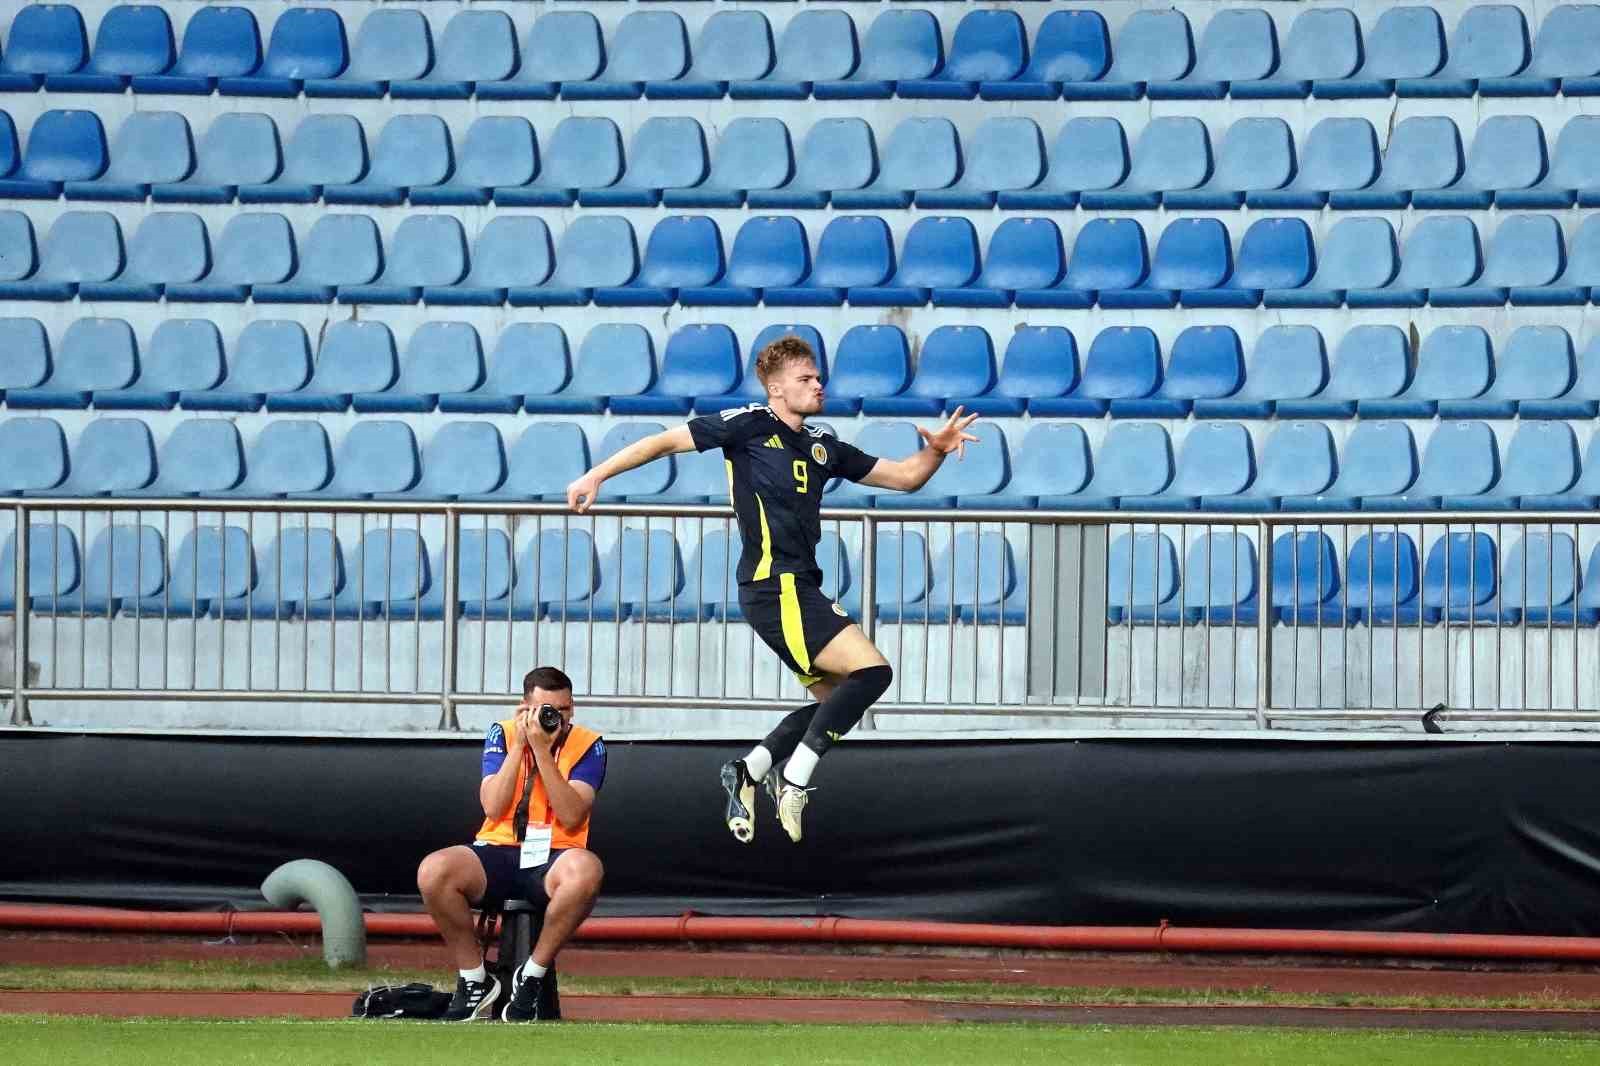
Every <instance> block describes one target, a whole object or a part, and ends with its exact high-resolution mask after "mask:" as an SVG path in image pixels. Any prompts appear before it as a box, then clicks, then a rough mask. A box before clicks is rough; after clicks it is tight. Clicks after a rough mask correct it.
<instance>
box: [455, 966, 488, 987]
mask: <svg viewBox="0 0 1600 1066" xmlns="http://www.w3.org/2000/svg"><path fill="white" fill-rule="evenodd" d="M461 976H462V977H463V978H465V979H466V980H468V981H476V982H478V983H479V984H480V985H481V984H483V983H484V982H485V981H487V980H488V979H489V971H488V970H486V969H484V968H483V963H481V962H480V963H478V968H477V969H476V970H462V971H461Z"/></svg>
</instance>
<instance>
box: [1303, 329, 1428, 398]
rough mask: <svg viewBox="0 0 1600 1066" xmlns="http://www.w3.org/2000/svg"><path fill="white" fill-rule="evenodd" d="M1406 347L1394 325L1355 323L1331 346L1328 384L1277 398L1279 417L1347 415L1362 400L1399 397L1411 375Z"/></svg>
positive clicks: (1402, 335) (1407, 346) (1400, 333)
mask: <svg viewBox="0 0 1600 1066" xmlns="http://www.w3.org/2000/svg"><path fill="white" fill-rule="evenodd" d="M1410 367H1411V350H1410V344H1409V342H1408V341H1407V339H1406V335H1405V334H1404V333H1402V332H1401V331H1400V330H1399V329H1398V328H1397V327H1395V326H1375V325H1365V326H1356V327H1354V328H1352V329H1351V330H1350V331H1349V332H1347V333H1346V334H1345V335H1344V336H1343V337H1342V338H1341V339H1340V341H1339V346H1338V347H1337V348H1336V349H1335V350H1334V354H1333V367H1332V372H1331V374H1330V376H1329V379H1328V385H1327V388H1325V389H1323V390H1322V391H1321V392H1318V393H1317V394H1315V395H1314V396H1311V397H1308V398H1305V399H1284V400H1279V401H1278V403H1277V405H1276V411H1277V415H1278V417H1279V418H1350V417H1352V416H1354V415H1355V413H1356V408H1357V405H1358V404H1359V403H1361V402H1363V401H1371V400H1386V399H1392V398H1394V397H1396V396H1399V395H1400V394H1401V393H1402V392H1403V391H1404V390H1405V388H1406V386H1407V385H1408V384H1409V383H1410V380H1411V369H1410Z"/></svg>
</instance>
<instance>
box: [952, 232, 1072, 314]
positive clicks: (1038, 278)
mask: <svg viewBox="0 0 1600 1066" xmlns="http://www.w3.org/2000/svg"><path fill="white" fill-rule="evenodd" d="M1066 267H1067V264H1066V258H1065V252H1064V250H1063V248H1062V246H1061V231H1060V230H1058V229H1056V224H1055V223H1054V222H1052V221H1050V220H1049V219H1048V218H1008V219H1006V220H1005V221H1004V222H1002V223H1000V225H999V226H997V227H996V228H995V231H994V234H993V236H991V237H990V238H989V254H988V255H987V256H986V257H985V259H984V267H983V273H981V274H979V275H978V277H977V278H976V279H974V280H973V282H972V283H971V284H970V285H968V286H967V287H965V288H958V289H934V290H933V302H934V304H935V305H938V306H948V307H1010V306H1011V304H1012V301H1013V300H1014V299H1015V298H1016V293H1017V291H1018V290H1019V289H1020V290H1038V289H1048V288H1050V287H1051V286H1052V285H1054V284H1056V282H1058V281H1060V280H1061V275H1062V274H1064V273H1065V272H1066Z"/></svg>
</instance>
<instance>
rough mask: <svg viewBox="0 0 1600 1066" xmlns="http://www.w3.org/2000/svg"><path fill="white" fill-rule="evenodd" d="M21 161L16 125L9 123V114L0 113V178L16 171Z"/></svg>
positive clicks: (5, 112)
mask: <svg viewBox="0 0 1600 1066" xmlns="http://www.w3.org/2000/svg"><path fill="white" fill-rule="evenodd" d="M0 91H3V90H0ZM21 161H22V149H20V148H19V147H17V124H16V123H15V122H12V121H11V114H10V112H7V111H0V177H4V176H6V175H8V174H10V173H11V172H12V171H14V170H16V169H17V164H18V163H20V162H21Z"/></svg>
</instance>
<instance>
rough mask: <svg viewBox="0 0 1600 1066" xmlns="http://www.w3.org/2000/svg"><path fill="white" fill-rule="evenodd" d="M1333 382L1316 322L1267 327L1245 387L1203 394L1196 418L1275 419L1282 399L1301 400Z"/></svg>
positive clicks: (1254, 354) (1259, 343)
mask: <svg viewBox="0 0 1600 1066" xmlns="http://www.w3.org/2000/svg"><path fill="white" fill-rule="evenodd" d="M1327 382H1328V359H1327V353H1326V352H1325V351H1324V350H1323V344H1322V334H1321V333H1319V332H1318V331H1317V330H1316V329H1315V328H1314V327H1312V326H1268V327H1267V328H1266V329H1264V330H1262V332H1261V335H1260V336H1259V337H1258V338H1256V343H1255V348H1254V350H1253V351H1252V353H1251V358H1250V369H1249V372H1248V373H1247V374H1246V375H1245V379H1244V387H1243V388H1242V389H1240V390H1239V391H1238V392H1236V393H1234V394H1233V395H1231V396H1226V397H1222V398H1218V399H1198V400H1196V401H1195V403H1194V413H1195V417H1197V418H1270V417H1271V416H1272V413H1273V410H1274V408H1275V406H1276V404H1277V402H1278V401H1279V400H1302V399H1306V398H1309V397H1311V396H1315V395H1316V394H1317V393H1319V392H1321V391H1322V389H1323V387H1324V386H1325V385H1326V384H1327Z"/></svg>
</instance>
